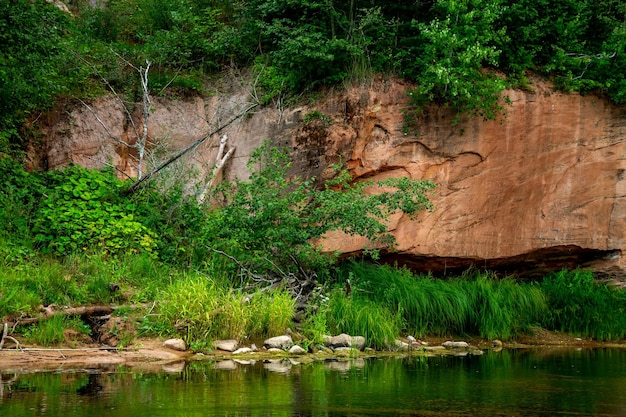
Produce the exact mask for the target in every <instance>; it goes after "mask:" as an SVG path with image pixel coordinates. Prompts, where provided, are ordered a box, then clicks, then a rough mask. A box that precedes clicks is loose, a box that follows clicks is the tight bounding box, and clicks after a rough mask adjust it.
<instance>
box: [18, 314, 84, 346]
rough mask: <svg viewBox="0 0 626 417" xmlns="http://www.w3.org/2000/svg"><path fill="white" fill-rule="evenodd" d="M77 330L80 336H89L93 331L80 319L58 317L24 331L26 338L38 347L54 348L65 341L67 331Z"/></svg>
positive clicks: (33, 325)
mask: <svg viewBox="0 0 626 417" xmlns="http://www.w3.org/2000/svg"><path fill="white" fill-rule="evenodd" d="M67 329H71V330H75V331H77V332H78V333H80V334H84V335H89V334H90V333H91V329H90V328H89V326H88V325H87V324H86V323H84V322H83V321H81V319H80V318H79V317H63V316H60V315H56V316H53V317H51V318H50V319H48V320H44V321H41V322H39V323H36V324H32V325H30V326H29V327H28V328H27V329H25V330H24V332H23V334H24V337H25V338H26V339H27V340H28V341H30V342H32V343H36V344H38V345H42V346H53V345H58V344H60V343H62V342H64V341H66V340H65V334H66V330H67Z"/></svg>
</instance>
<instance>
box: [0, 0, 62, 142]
mask: <svg viewBox="0 0 626 417" xmlns="http://www.w3.org/2000/svg"><path fill="white" fill-rule="evenodd" d="M67 19H68V18H67V16H65V15H64V14H63V13H62V12H61V11H59V9H57V8H56V7H54V6H51V5H48V4H47V3H46V2H45V1H43V0H37V1H29V0H14V1H13V0H12V1H3V2H0V45H2V46H1V47H0V152H12V151H14V150H15V148H16V147H17V148H19V147H20V142H21V139H20V134H19V132H20V130H21V128H22V125H23V123H24V121H25V120H26V119H27V118H28V117H29V116H30V115H31V114H32V113H33V112H36V111H41V110H45V109H47V108H49V107H50V106H51V105H52V104H53V100H54V98H56V96H57V95H59V94H61V93H63V92H64V91H66V90H67V85H68V74H67V73H64V72H63V71H61V68H62V64H63V62H64V61H65V58H66V55H65V53H64V49H63V45H64V43H65V42H66V40H67V37H68V34H67V33H66V29H67V27H68V25H69V23H68V21H67Z"/></svg>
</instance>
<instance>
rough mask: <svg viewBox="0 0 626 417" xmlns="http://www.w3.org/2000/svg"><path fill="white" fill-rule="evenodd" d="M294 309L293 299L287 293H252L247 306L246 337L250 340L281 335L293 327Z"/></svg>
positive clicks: (279, 291) (278, 291) (275, 291)
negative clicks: (248, 316)
mask: <svg viewBox="0 0 626 417" xmlns="http://www.w3.org/2000/svg"><path fill="white" fill-rule="evenodd" d="M294 308H295V299H294V298H293V296H292V295H291V293H289V292H287V291H282V290H274V291H271V292H260V291H259V292H256V293H254V294H253V297H252V301H251V303H250V305H249V309H250V318H249V322H248V323H247V326H246V335H247V336H248V338H251V339H252V338H259V337H263V338H265V337H270V336H276V335H279V334H283V333H284V332H285V329H287V328H290V327H291V326H292V325H293V322H292V319H293V314H294Z"/></svg>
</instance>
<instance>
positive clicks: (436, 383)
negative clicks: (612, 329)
mask: <svg viewBox="0 0 626 417" xmlns="http://www.w3.org/2000/svg"><path fill="white" fill-rule="evenodd" d="M216 368H229V370H224V369H216ZM2 381H3V383H2V385H1V387H2V388H1V391H0V415H2V416H4V415H8V416H12V417H22V416H63V417H69V416H90V417H96V416H124V417H134V416H141V417H144V416H145V417H158V416H194V417H195V416H269V415H271V416H294V415H295V416H298V415H300V416H343V415H346V416H366V415H367V416H373V415H415V416H546V417H547V416H624V415H626V352H625V351H621V350H578V351H577V350H546V351H543V350H532V351H521V350H517V351H510V350H505V351H502V352H488V353H487V354H485V355H483V356H473V357H435V358H421V357H410V358H406V357H405V358H400V357H398V358H385V359H368V360H362V359H361V360H352V361H350V362H326V363H313V364H301V365H292V364H291V363H289V362H288V361H282V362H276V363H261V362H257V363H255V364H250V365H238V364H236V363H235V362H221V363H217V364H216V363H192V364H189V365H187V366H186V367H185V368H184V369H183V370H182V371H180V372H177V373H165V372H163V373H140V372H133V371H132V370H129V369H118V370H116V371H115V372H98V373H85V372H82V373H81V372H63V373H35V374H23V375H9V374H3V375H2Z"/></svg>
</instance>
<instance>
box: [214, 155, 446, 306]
mask: <svg viewBox="0 0 626 417" xmlns="http://www.w3.org/2000/svg"><path fill="white" fill-rule="evenodd" d="M248 166H249V168H250V170H251V176H250V178H249V180H247V181H245V182H244V181H235V182H234V183H231V182H223V183H221V184H220V185H219V186H217V187H216V188H215V190H214V192H213V198H214V201H216V202H219V206H218V207H216V208H215V209H214V210H213V211H212V212H211V215H210V217H209V219H210V220H209V222H208V223H207V229H206V233H205V236H206V237H205V239H206V245H207V246H208V247H209V248H210V249H211V250H213V251H214V252H216V253H219V254H221V255H225V256H227V257H228V259H230V260H232V261H233V262H235V265H234V266H235V267H236V268H237V269H238V270H239V272H240V274H241V275H242V277H243V279H244V280H252V281H257V282H269V283H278V282H282V283H285V284H287V285H290V286H291V288H292V291H293V292H294V293H295V295H301V296H302V297H303V298H306V297H307V296H308V292H307V290H308V291H310V290H311V289H312V286H314V285H315V282H316V280H315V277H316V274H317V273H318V272H323V270H324V269H327V268H329V267H330V265H331V264H332V263H333V262H334V261H335V260H336V258H334V257H333V256H330V255H323V254H321V253H320V252H319V249H318V248H317V247H316V246H315V245H314V243H313V241H314V240H316V239H319V238H320V237H322V236H323V235H324V233H326V232H328V231H331V230H341V231H344V232H346V233H348V234H350V235H360V236H365V237H367V238H368V239H370V241H371V242H372V249H376V248H378V249H380V248H385V249H389V250H392V248H393V244H394V239H393V236H392V235H391V234H390V233H388V231H387V225H386V219H388V218H389V216H390V215H391V214H393V213H395V212H398V211H401V212H404V213H406V214H408V215H410V216H412V217H415V216H417V215H418V213H419V212H421V211H423V210H430V209H432V204H431V203H430V201H429V199H428V196H429V195H430V193H431V192H432V189H433V187H434V184H433V183H431V182H429V181H422V180H412V179H410V178H393V179H387V180H384V181H380V182H377V183H373V182H369V181H366V182H359V183H353V182H352V181H351V177H350V175H349V173H348V172H347V171H346V170H343V169H339V167H335V168H336V169H337V175H336V177H335V178H334V179H333V180H331V181H328V182H326V183H325V184H323V185H322V186H321V187H318V186H316V182H315V179H309V180H303V179H301V178H291V179H290V178H289V177H288V174H287V173H288V169H289V167H290V162H289V157H288V154H287V153H286V152H285V151H284V150H280V149H277V148H274V147H271V146H269V145H268V144H265V145H264V146H262V147H260V148H259V149H257V151H255V153H254V154H253V155H252V157H251V159H250V162H249V164H248ZM366 190H367V191H369V192H366Z"/></svg>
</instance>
